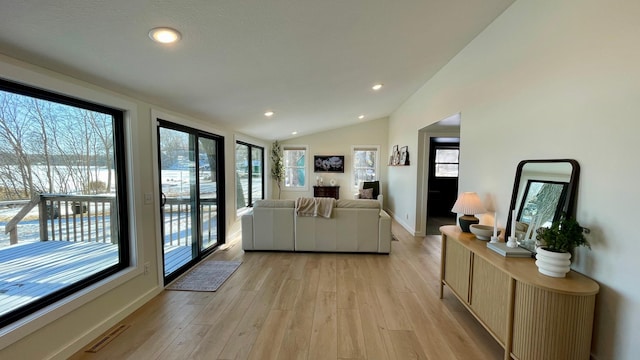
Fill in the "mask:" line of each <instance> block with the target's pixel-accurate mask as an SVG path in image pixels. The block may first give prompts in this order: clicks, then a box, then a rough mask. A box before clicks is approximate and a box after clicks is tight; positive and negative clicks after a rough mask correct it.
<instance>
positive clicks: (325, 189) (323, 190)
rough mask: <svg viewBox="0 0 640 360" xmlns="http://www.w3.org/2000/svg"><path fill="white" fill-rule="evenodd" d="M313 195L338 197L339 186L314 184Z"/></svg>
mask: <svg viewBox="0 0 640 360" xmlns="http://www.w3.org/2000/svg"><path fill="white" fill-rule="evenodd" d="M313 197H332V198H335V199H336V200H338V198H340V186H314V187H313Z"/></svg>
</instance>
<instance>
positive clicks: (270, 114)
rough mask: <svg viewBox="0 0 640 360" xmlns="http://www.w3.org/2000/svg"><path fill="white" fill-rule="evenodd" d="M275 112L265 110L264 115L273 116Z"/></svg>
mask: <svg viewBox="0 0 640 360" xmlns="http://www.w3.org/2000/svg"><path fill="white" fill-rule="evenodd" d="M273 114H275V113H274V112H273V111H267V112H265V113H264V116H266V117H272V116H273Z"/></svg>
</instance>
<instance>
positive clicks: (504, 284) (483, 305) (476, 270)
mask: <svg viewBox="0 0 640 360" xmlns="http://www.w3.org/2000/svg"><path fill="white" fill-rule="evenodd" d="M510 280H511V278H510V277H509V275H508V274H507V273H505V272H503V271H500V270H499V269H498V268H496V267H495V266H493V265H491V264H489V263H488V262H487V261H485V260H483V259H482V258H480V257H478V256H476V257H474V259H473V275H472V281H471V299H470V302H471V308H472V309H473V311H474V312H475V313H476V314H477V315H478V317H479V318H480V319H482V321H483V322H484V324H485V326H486V327H487V328H488V329H489V331H491V332H492V333H493V336H494V337H496V338H497V340H498V341H499V342H500V344H501V345H502V346H503V347H504V346H505V342H506V339H507V316H506V315H505V314H506V312H507V309H508V306H509V281H510Z"/></svg>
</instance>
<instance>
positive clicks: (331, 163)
mask: <svg viewBox="0 0 640 360" xmlns="http://www.w3.org/2000/svg"><path fill="white" fill-rule="evenodd" d="M313 172H335V173H343V172H344V155H314V156H313Z"/></svg>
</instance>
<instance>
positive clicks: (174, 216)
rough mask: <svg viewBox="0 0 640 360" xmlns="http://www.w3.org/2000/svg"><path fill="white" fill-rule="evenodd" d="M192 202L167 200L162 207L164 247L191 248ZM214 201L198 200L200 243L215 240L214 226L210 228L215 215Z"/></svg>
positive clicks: (215, 205) (215, 204) (215, 202)
mask: <svg viewBox="0 0 640 360" xmlns="http://www.w3.org/2000/svg"><path fill="white" fill-rule="evenodd" d="M191 206H192V202H191V200H190V199H189V198H167V199H166V200H165V204H164V206H163V207H162V214H163V217H164V227H165V228H164V232H165V236H164V237H165V239H164V243H165V244H166V245H172V246H191V243H190V239H191V238H192V237H191V231H192V230H193V226H192V223H193V221H192V220H193V219H191V216H192V215H193V214H192V212H191ZM217 211H218V210H217V201H216V199H200V214H201V216H202V219H201V224H202V231H201V232H202V241H203V242H204V243H205V244H206V243H210V242H212V241H215V240H216V238H217V232H216V231H215V226H211V225H210V224H211V221H215V218H216V215H217Z"/></svg>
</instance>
